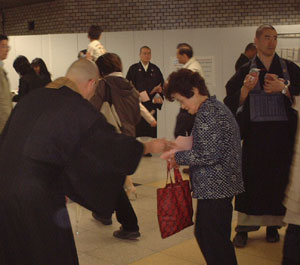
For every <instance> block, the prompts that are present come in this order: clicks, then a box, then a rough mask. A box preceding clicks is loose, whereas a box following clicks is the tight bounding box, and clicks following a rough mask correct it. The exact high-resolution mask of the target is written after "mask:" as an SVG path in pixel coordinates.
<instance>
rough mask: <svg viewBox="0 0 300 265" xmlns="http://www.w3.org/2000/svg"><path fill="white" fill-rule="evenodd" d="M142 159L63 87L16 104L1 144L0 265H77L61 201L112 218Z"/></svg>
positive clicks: (138, 147)
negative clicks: (127, 180) (126, 181)
mask: <svg viewBox="0 0 300 265" xmlns="http://www.w3.org/2000/svg"><path fill="white" fill-rule="evenodd" d="M142 152H143V146H142V144H141V143H139V142H137V141H136V140H135V139H134V138H132V137H128V136H125V135H122V134H117V133H116V132H115V130H114V128H113V127H112V126H111V125H109V124H108V123H107V122H106V120H105V118H104V117H103V115H102V114H100V113H99V112H98V111H96V110H95V109H94V108H93V107H92V105H91V104H90V103H89V102H88V101H87V100H85V99H83V98H82V97H81V96H80V95H79V94H78V93H76V92H74V91H72V90H70V89H69V88H68V87H66V86H63V87H61V88H60V89H49V88H41V89H37V90H35V91H34V92H31V93H30V94H29V95H28V96H26V97H25V98H24V99H22V100H21V101H20V102H19V103H18V105H17V106H16V107H15V109H14V111H13V113H12V115H11V116H10V119H9V121H8V123H7V124H6V127H5V129H4V131H3V134H2V136H1V139H0V172H1V174H0V216H1V218H0V233H1V238H0V264H9V265H20V264H22V265H33V264H35V265H53V264H64V265H78V258H77V253H76V247H75V243H74V239H73V234H72V228H71V224H70V220H69V216H68V212H67V209H66V205H65V195H67V196H68V197H70V198H71V199H72V200H74V201H76V202H78V203H80V204H81V205H83V206H84V207H86V208H88V209H90V210H91V211H96V212H99V213H104V214H105V213H109V214H111V213H112V212H113V211H114V209H115V207H116V202H117V200H118V196H119V194H120V191H121V189H122V183H123V182H124V179H125V176H126V175H130V174H132V173H133V172H134V171H135V169H136V167H137V165H138V162H139V160H140V157H141V155H142Z"/></svg>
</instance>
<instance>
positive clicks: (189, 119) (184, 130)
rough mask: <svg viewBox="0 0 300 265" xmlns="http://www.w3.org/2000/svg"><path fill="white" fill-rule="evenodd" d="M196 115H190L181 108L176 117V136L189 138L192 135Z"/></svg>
mask: <svg viewBox="0 0 300 265" xmlns="http://www.w3.org/2000/svg"><path fill="white" fill-rule="evenodd" d="M195 117H196V115H195V114H194V115H192V114H190V113H188V111H187V110H185V109H183V108H180V111H179V113H178V114H177V117H176V126H175V130H174V136H175V138H177V137H178V136H180V135H181V136H188V135H190V134H191V132H192V129H193V126H194V122H195Z"/></svg>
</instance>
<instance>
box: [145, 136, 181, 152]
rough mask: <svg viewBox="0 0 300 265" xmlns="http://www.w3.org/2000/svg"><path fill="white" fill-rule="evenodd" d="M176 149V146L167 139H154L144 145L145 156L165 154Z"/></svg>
mask: <svg viewBox="0 0 300 265" xmlns="http://www.w3.org/2000/svg"><path fill="white" fill-rule="evenodd" d="M175 147H176V144H175V143H173V142H171V141H167V140H166V139H154V140H151V141H150V142H146V143H144V154H148V153H154V154H157V153H163V152H166V151H169V150H171V149H173V148H175Z"/></svg>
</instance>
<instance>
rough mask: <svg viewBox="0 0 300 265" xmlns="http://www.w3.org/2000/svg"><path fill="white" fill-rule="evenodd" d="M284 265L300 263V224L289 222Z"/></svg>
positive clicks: (297, 264)
mask: <svg viewBox="0 0 300 265" xmlns="http://www.w3.org/2000/svg"><path fill="white" fill-rule="evenodd" d="M282 265H300V225H293V224H289V226H288V228H287V230H286V234H285V239H284V245H283V260H282Z"/></svg>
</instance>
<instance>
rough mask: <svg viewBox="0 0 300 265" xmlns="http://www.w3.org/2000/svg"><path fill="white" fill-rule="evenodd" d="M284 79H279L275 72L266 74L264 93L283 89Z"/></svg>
mask: <svg viewBox="0 0 300 265" xmlns="http://www.w3.org/2000/svg"><path fill="white" fill-rule="evenodd" d="M284 86H285V85H284V80H283V79H279V78H278V77H277V75H275V74H266V75H265V83H264V91H265V92H266V93H278V92H281V91H282V90H283V89H284Z"/></svg>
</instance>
